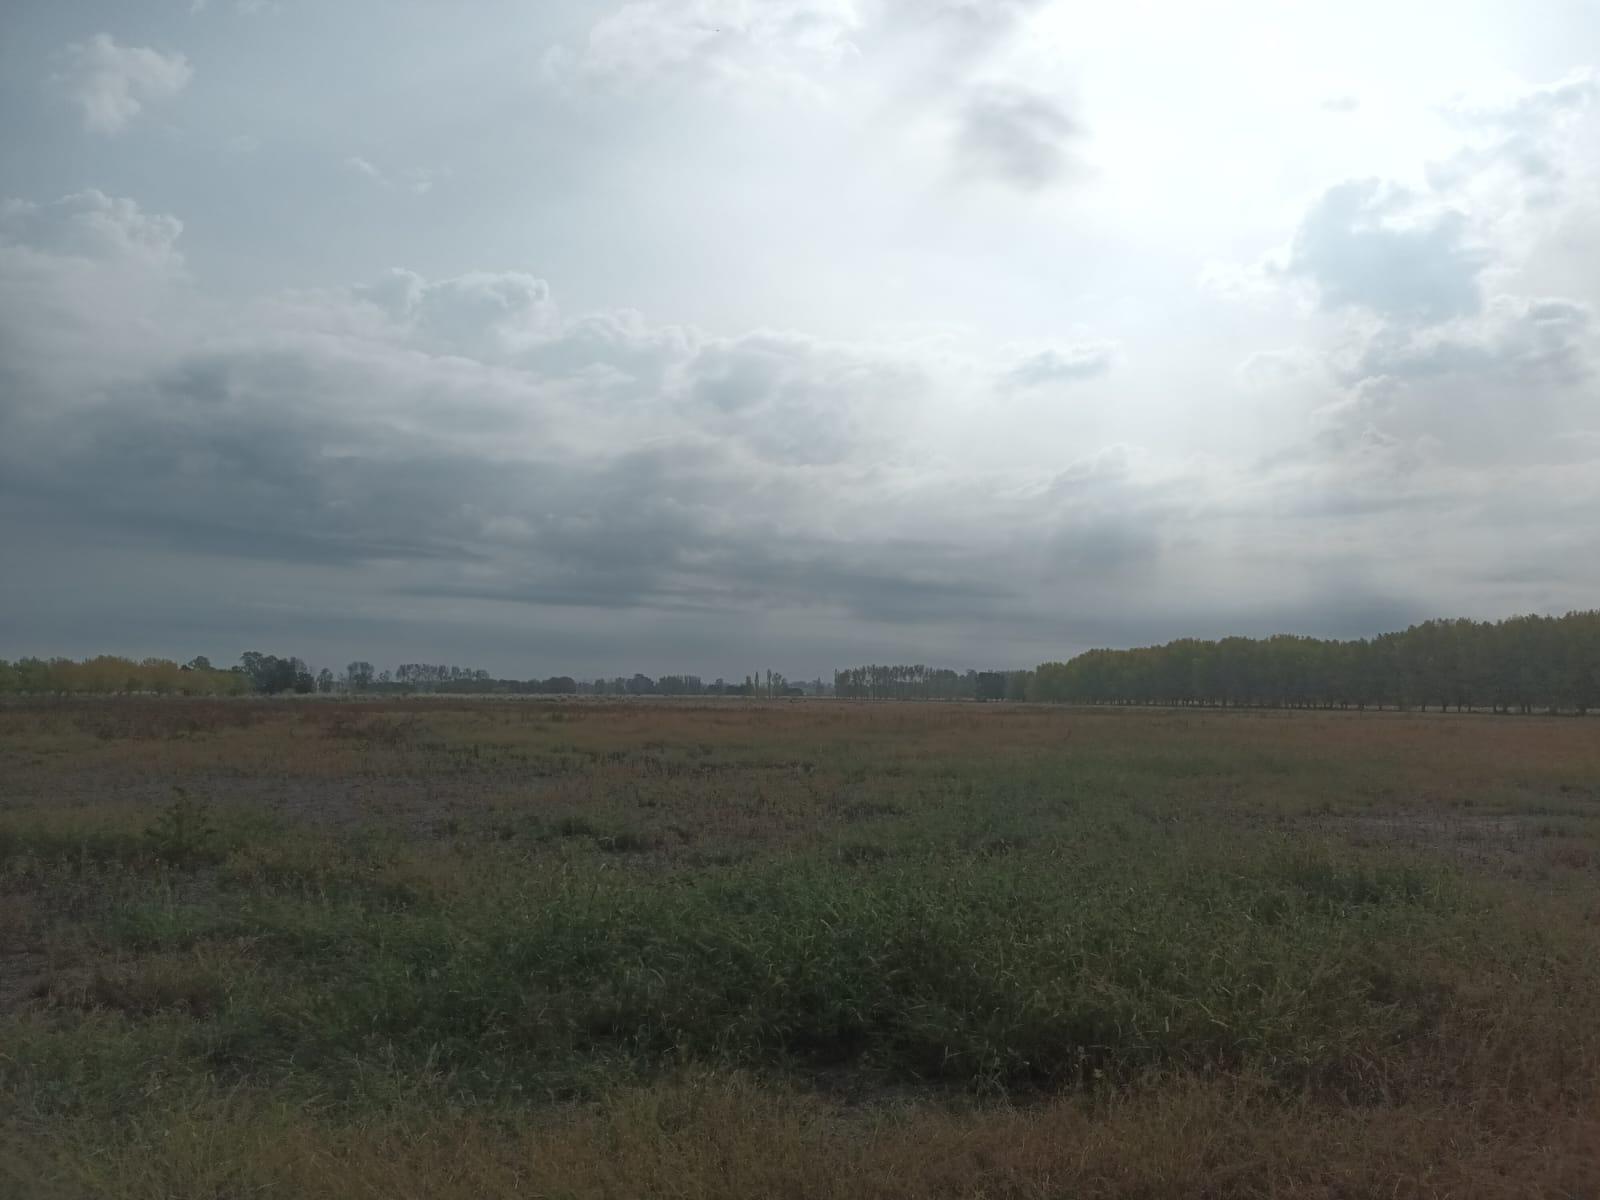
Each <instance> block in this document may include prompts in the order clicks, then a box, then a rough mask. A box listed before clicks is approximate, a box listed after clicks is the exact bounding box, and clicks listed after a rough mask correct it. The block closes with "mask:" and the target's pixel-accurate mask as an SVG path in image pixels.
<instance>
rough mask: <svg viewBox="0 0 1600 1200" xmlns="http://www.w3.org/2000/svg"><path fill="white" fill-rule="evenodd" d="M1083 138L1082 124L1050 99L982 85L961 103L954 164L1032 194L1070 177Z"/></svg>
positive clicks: (998, 86) (973, 173)
mask: <svg viewBox="0 0 1600 1200" xmlns="http://www.w3.org/2000/svg"><path fill="white" fill-rule="evenodd" d="M1083 136H1084V129H1083V126H1082V125H1081V124H1080V123H1079V122H1078V121H1077V120H1076V119H1075V118H1074V117H1073V116H1072V115H1071V114H1070V113H1068V112H1067V110H1066V108H1065V107H1064V106H1063V105H1062V103H1061V102H1060V101H1059V100H1057V99H1056V98H1055V97H1053V96H1049V95H1047V94H1045V93H1043V92H1036V91H1032V90H1029V89H1026V88H1021V87H1015V86H1010V85H1000V84H989V85H983V86H979V87H976V88H974V89H973V90H972V91H971V92H970V93H969V94H968V95H967V96H966V98H965V100H964V101H963V103H962V107H961V111H960V113H959V116H958V125H957V130H956V151H957V161H958V163H959V164H960V167H961V169H962V170H963V171H965V172H966V173H967V174H969V175H971V176H974V177H978V178H986V179H993V180H997V181H998V182H1001V183H1005V184H1008V185H1010V186H1012V187H1016V188H1021V189H1022V190H1024V191H1037V190H1039V189H1040V188H1045V187H1048V186H1050V185H1051V184H1054V183H1058V182H1060V181H1062V180H1064V179H1067V178H1069V177H1070V176H1071V175H1072V174H1073V173H1074V171H1075V170H1076V169H1077V161H1076V157H1075V156H1076V150H1077V144H1078V143H1079V142H1080V141H1081V140H1082V138H1083Z"/></svg>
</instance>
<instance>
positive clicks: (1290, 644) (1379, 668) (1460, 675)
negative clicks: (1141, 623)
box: [1028, 612, 1600, 713]
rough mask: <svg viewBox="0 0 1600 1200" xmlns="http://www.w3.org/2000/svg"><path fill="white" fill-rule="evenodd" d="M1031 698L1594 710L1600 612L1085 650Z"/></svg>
mask: <svg viewBox="0 0 1600 1200" xmlns="http://www.w3.org/2000/svg"><path fill="white" fill-rule="evenodd" d="M1028 696H1029V699H1034V700H1053V701H1065V702H1072V703H1090V704H1173V705H1185V704H1203V705H1220V706H1254V707H1260V706H1274V707H1298V708H1366V707H1377V706H1382V707H1396V708H1410V707H1415V708H1422V709H1426V708H1428V707H1430V706H1432V707H1436V708H1440V709H1447V708H1450V707H1455V708H1458V709H1462V708H1487V709H1491V710H1493V711H1496V712H1510V711H1515V712H1532V711H1534V710H1536V709H1550V710H1568V711H1574V712H1580V713H1582V712H1588V711H1589V710H1591V709H1595V708H1600V612H1574V613H1568V614H1567V615H1566V616H1564V617H1539V616H1527V617H1512V618H1509V619H1508V620H1504V621H1492V622H1486V621H1471V620H1441V621H1427V622H1424V623H1423V624H1421V625H1413V626H1412V627H1411V628H1409V629H1407V630H1406V631H1405V632H1403V633H1389V634H1384V635H1382V636H1380V637H1376V638H1372V639H1360V640H1357V641H1322V640H1319V639H1317V638H1308V637H1291V636H1288V635H1279V636H1277V637H1270V638H1264V639H1253V638H1242V637H1234V638H1224V639H1222V640H1221V641H1215V642H1212V641H1197V640H1195V639H1192V638H1184V639H1182V640H1180V641H1176V642H1169V643H1167V644H1166V645H1164V646H1149V647H1144V648H1141V649H1137V650H1091V651H1089V652H1088V653H1087V654H1080V655H1078V656H1077V657H1076V658H1074V659H1072V660H1071V661H1070V662H1064V663H1045V664H1043V665H1042V666H1040V667H1039V668H1038V670H1037V671H1035V672H1034V673H1033V678H1032V680H1031V681H1030V685H1029V687H1028Z"/></svg>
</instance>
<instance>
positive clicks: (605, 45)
mask: <svg viewBox="0 0 1600 1200" xmlns="http://www.w3.org/2000/svg"><path fill="white" fill-rule="evenodd" d="M860 24H861V17H860V15H859V13H858V12H857V9H856V6H855V4H854V3H852V2H851V0H760V2H759V3H757V2H754V0H632V2H630V3H627V4H624V5H622V6H621V7H620V8H617V9H615V10H614V11H612V12H611V13H609V14H607V15H606V16H604V17H602V18H601V19H600V20H598V21H596V22H595V23H594V24H593V25H592V26H591V27H590V28H589V31H588V34H587V36H586V38H585V39H584V42H583V44H582V45H581V46H580V47H578V48H576V49H574V48H571V47H568V46H565V45H557V46H555V47H553V48H552V49H551V50H550V51H549V52H547V53H546V55H545V57H544V69H545V73H546V75H547V77H549V78H552V79H555V80H557V81H577V82H588V83H595V84H600V85H603V86H607V87H611V88H614V89H618V90H622V91H632V90H636V89H638V88H640V87H643V86H647V85H649V84H652V83H657V82H660V81H662V80H667V79H677V80H682V81H688V82H693V83H712V84H717V83H737V82H750V81H756V80H765V81H768V82H788V83H796V82H802V81H804V80H805V79H807V78H808V77H810V76H811V75H812V74H814V73H815V72H818V71H827V70H830V69H832V68H835V67H837V66H838V65H839V64H840V63H842V62H843V61H844V60H845V59H847V58H849V57H850V56H851V55H852V54H854V52H855V47H854V44H853V42H852V35H853V34H854V33H855V32H856V30H857V29H858V28H859V26H860Z"/></svg>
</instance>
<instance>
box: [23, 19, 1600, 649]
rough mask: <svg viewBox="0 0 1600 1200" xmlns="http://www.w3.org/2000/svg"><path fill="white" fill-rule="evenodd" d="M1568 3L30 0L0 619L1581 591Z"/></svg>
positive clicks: (597, 628) (1273, 614)
mask: <svg viewBox="0 0 1600 1200" xmlns="http://www.w3.org/2000/svg"><path fill="white" fill-rule="evenodd" d="M1597 68H1600V6H1597V5H1596V4H1595V3H1594V2H1593V0H1503V2H1500V0H1496V2H1489V0H1457V2H1455V3H1452V4H1449V5H1440V4H1434V3H1421V2H1420V0H1419V2H1416V3H1407V2H1404V0H1402V2H1400V3H1396V2H1395V0H1382V2H1377V0H1336V2H1335V0H1329V2H1322V0H1316V2H1305V3H1298V4H1294V5H1288V4H1284V3H1282V2H1281V0H1257V2H1248V3H1247V2H1238V0H1233V2H1215V3H1207V4H1195V3H1192V2H1191V0H1161V2H1157V0H1123V2H1121V3H1117V4H1100V5H1085V4H1073V3H1049V2H1047V0H633V2H627V3H618V2H617V0H597V2H593V3H578V2H571V0H538V2H534V0H515V2H513V0H457V2H454V3H447V2H446V0H411V2H409V3H406V2H401V0H340V2H339V3H320V2H319V3H314V2H313V0H99V2H95V0H50V2H48V3H46V2H43V0H32V2H30V0H10V2H9V3H7V4H5V5H4V8H3V12H0V113H3V114H4V116H3V121H0V563H3V567H0V656H4V657H15V656H17V655H21V654H27V653H37V654H67V655H73V656H78V655H83V654H89V653H95V652H100V651H109V652H120V653H131V654H137V655H143V654H162V655H168V656H179V657H185V658H186V657H188V656H189V655H191V654H195V653H206V654H209V655H211V656H212V657H213V658H217V659H223V660H230V661H231V660H232V659H234V658H235V656H236V655H237V654H238V653H239V652H240V651H241V650H244V649H246V648H258V649H261V650H263V651H267V652H272V653H284V654H291V653H292V654H299V655H301V656H302V657H306V658H308V659H310V660H312V661H313V662H314V663H316V664H318V665H320V664H323V663H332V664H335V665H337V664H342V663H343V662H345V661H348V660H349V659H351V658H356V657H361V658H367V659H371V660H372V661H374V662H377V663H380V664H383V665H387V664H390V663H394V662H396V661H401V660H407V661H409V660H425V661H454V662H461V663H467V664H470V665H475V666H484V667H488V668H489V669H491V670H493V671H495V672H497V673H500V672H504V673H507V674H514V675H525V674H530V673H538V674H551V673H556V672H570V673H574V674H581V675H592V674H594V673H597V672H598V673H606V674H616V673H619V672H627V673H631V672H632V671H635V670H642V671H646V672H648V673H652V674H654V673H659V672H664V671H671V670H689V671H698V672H700V673H701V674H703V675H706V676H707V677H710V676H713V675H716V674H726V675H729V676H730V677H742V676H743V675H744V674H745V673H746V672H748V671H752V670H756V669H759V668H766V667H769V666H770V667H773V668H776V669H779V670H783V671H786V672H787V673H789V674H791V675H796V676H799V675H804V676H807V677H809V676H812V675H815V674H818V673H826V672H828V671H829V670H831V669H832V668H833V667H834V666H839V665H845V664H847V663H850V662H855V661H863V660H868V659H872V660H877V661H888V660H896V661H900V660H910V661H923V662H929V663H935V664H949V665H955V666H969V665H970V666H979V667H988V666H1022V665H1032V664H1034V663H1037V662H1039V661H1040V660H1043V659H1052V658H1064V657H1067V656H1069V655H1071V654H1072V653H1075V652H1077V651H1079V650H1082V649H1085V648H1088V647H1090V646H1094V645H1129V644H1138V643H1145V642H1150V641H1163V640H1166V639H1169V638H1172V637H1178V636H1184V635H1190V634H1194V635H1203V636H1216V635H1221V634H1226V633H1247V634H1258V635H1259V634H1267V633H1272V632H1275V631H1292V632H1300V633H1311V634H1319V635H1325V636H1326V635H1339V636H1348V635H1362V634H1372V633H1377V632H1381V631H1384V630H1387V629H1391V628H1400V627H1403V626H1404V625H1406V624H1407V623H1409V622H1411V621H1413V620H1417V619H1422V618H1425V617H1428V616H1435V615H1468V616H1476V617H1497V616H1504V615H1509V614H1512V613H1518V612H1528V611H1543V612H1560V611H1565V610H1567V609H1569V608H1575V607H1585V608H1587V607H1594V606H1596V605H1600V375H1597V370H1600V324H1597V308H1600V70H1597Z"/></svg>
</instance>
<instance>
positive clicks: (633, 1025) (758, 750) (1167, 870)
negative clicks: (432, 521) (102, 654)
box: [0, 699, 1600, 1198]
mask: <svg viewBox="0 0 1600 1200" xmlns="http://www.w3.org/2000/svg"><path fill="white" fill-rule="evenodd" d="M219 710H225V711H226V712H227V713H228V714H229V715H228V716H227V717H226V718H225V719H224V718H218V719H215V720H211V719H209V717H208V715H207V714H210V713H212V712H213V711H219ZM234 713H245V714H248V716H247V717H246V718H243V719H236V718H235V717H234V716H232V715H231V714H234ZM108 714H114V717H113V716H108ZM557 716H559V717H560V718H561V719H559V720H557V719H553V718H555V717H557ZM0 772H3V778H4V779H5V780H6V789H5V795H4V799H3V801H0V1047H3V1049H0V1139H3V1144H0V1193H4V1194H17V1195H27V1196H41V1197H46V1198H48V1197H55V1196H60V1197H69V1196H70V1197H78V1196H150V1197H155V1196H162V1197H166V1196H186V1197H201V1196H205V1197H221V1196H235V1195H268V1196H274V1195H281V1196H302V1195H309V1196H317V1195H324V1196H363V1195H370V1196H395V1195H400V1196H406V1195H411V1196H454V1195H461V1196H485V1195H487V1196H493V1195H506V1196H510V1195H540V1196H580V1197H581V1196H614V1195H661V1194H665V1195H686V1196H687V1195H696V1196H728V1197H733V1196H751V1195H792V1196H802V1195H803V1196H813V1195H824V1196H826V1195H836V1196H847V1195H849V1196H854V1195H884V1196H905V1197H911V1196H927V1195H933V1196H952V1197H954V1196H974V1195H984V1196H1014V1197H1034V1196H1038V1197H1043V1196H1054V1195H1062V1194H1067V1195H1088V1196H1094V1195H1103V1196H1110V1195H1139V1196H1191V1195H1213V1196H1236V1195H1244V1196H1252V1195H1253V1196H1291V1197H1296V1196H1304V1197H1312V1196H1315V1197H1329V1196H1360V1195H1367V1194H1373V1193H1374V1192H1378V1191H1381V1192H1383V1193H1384V1194H1388V1193H1390V1192H1393V1191H1395V1190H1396V1189H1397V1188H1398V1191H1399V1194H1411V1195H1461V1196H1534V1195H1583V1194H1585V1192H1586V1190H1590V1189H1592V1186H1593V1185H1594V1183H1595V1181H1597V1180H1600V1149H1597V1148H1600V1118H1597V1116H1596V1114H1597V1113H1600V1026H1597V1025H1596V1023H1595V1021H1594V1017H1593V1014H1594V1013H1595V1012H1596V1011H1600V922H1597V919H1596V914H1597V912H1600V875H1597V874H1596V870H1597V866H1600V742H1597V741H1596V739H1595V737H1594V736H1593V730H1592V726H1591V725H1590V724H1589V723H1588V722H1579V721H1545V720H1536V719H1522V718H1516V717H1501V718H1494V717H1489V716H1479V717H1473V716H1457V715H1453V714H1452V715H1449V716H1443V715H1438V714H1429V715H1426V716H1424V715H1421V714H1415V713H1413V714H1396V713H1386V714H1381V715H1380V714H1360V713H1355V712H1352V713H1347V714H1346V713H1338V712H1333V713H1306V712H1275V711H1266V712H1218V711H1199V710H1195V711H1159V710H1123V711H1095V710H1063V709H1055V708H1050V707H1044V706H1003V705H996V706H973V705H966V706H943V705H932V704H930V705H884V706H860V705H850V704H830V703H825V702H819V703H808V704H804V705H787V704H773V705H761V704H751V703H748V702H725V703H719V702H711V703H703V702H702V703H696V704H692V703H688V702H678V703H668V704H654V705H648V706H641V705H636V704H626V703H623V704H615V705H607V704H605V703H603V702H598V701H585V702H581V703H568V704H566V705H565V706H563V707H561V708H560V709H557V708H555V707H553V705H552V704H549V703H541V702H535V701H451V700H445V699H436V700H426V701H412V702H403V701H393V700H379V701H370V702H366V703H363V704H362V705H360V706H359V707H355V708H352V707H351V706H320V705H319V706H284V705H275V704H271V703H269V702H265V701H247V700H239V701H230V702H228V703H226V704H223V703H219V702H209V701H190V700H155V699H144V700H125V701H120V702H110V701H88V700H84V701H75V700H74V701H50V702H42V701H40V702H30V703H24V704H13V705H10V706H8V707H0Z"/></svg>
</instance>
